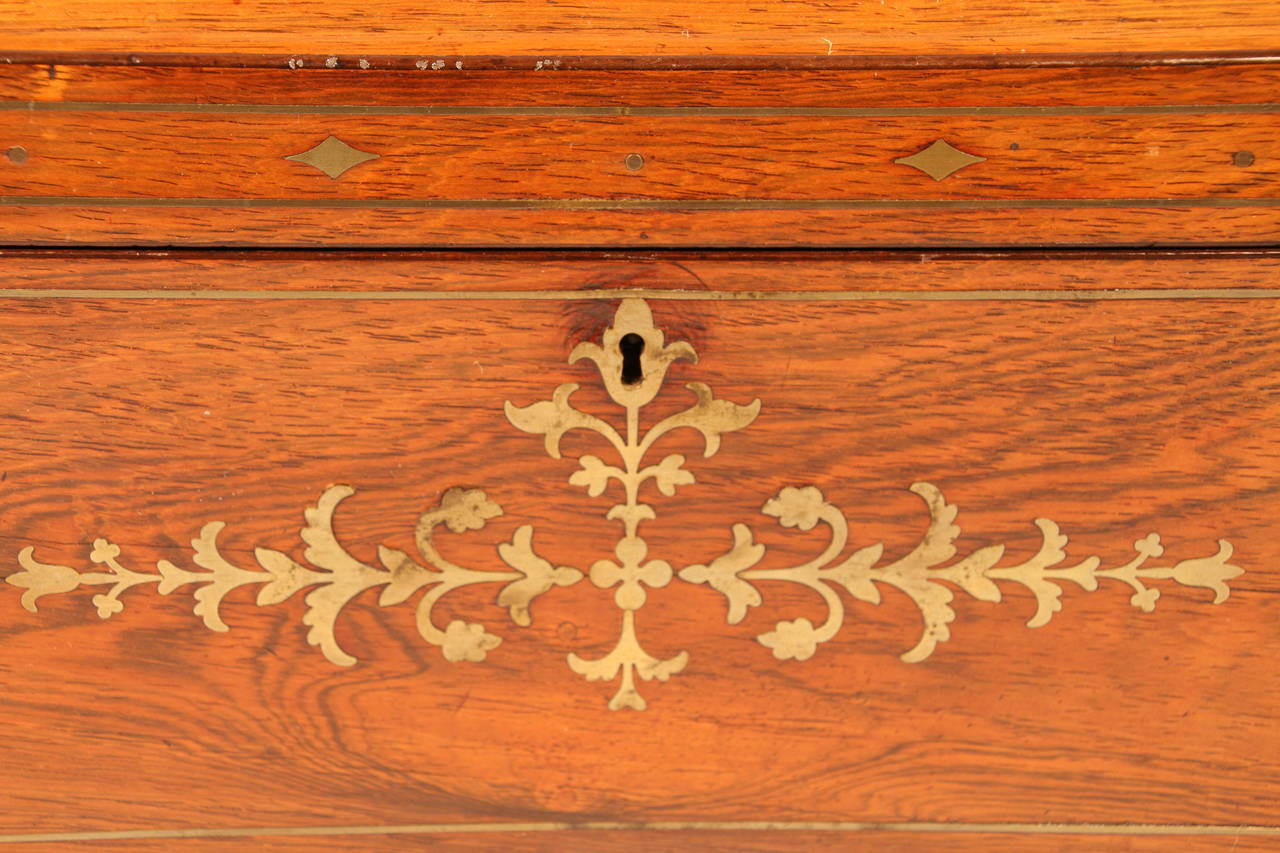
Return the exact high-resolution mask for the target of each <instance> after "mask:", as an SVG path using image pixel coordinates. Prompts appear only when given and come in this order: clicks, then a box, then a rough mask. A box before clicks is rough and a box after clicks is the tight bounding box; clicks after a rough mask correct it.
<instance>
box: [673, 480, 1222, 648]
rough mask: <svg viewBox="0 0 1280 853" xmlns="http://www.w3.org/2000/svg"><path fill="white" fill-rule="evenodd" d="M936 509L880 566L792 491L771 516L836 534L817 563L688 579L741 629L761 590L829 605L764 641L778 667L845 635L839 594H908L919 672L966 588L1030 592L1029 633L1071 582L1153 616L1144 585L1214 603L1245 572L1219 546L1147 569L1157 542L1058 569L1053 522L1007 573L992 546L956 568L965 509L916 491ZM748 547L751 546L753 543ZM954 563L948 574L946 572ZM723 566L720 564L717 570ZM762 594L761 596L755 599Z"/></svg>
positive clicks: (841, 520) (814, 502)
mask: <svg viewBox="0 0 1280 853" xmlns="http://www.w3.org/2000/svg"><path fill="white" fill-rule="evenodd" d="M911 491H913V492H915V493H916V494H917V495H919V496H920V497H921V498H923V499H924V502H925V504H926V506H927V507H928V510H929V528H928V530H927V531H926V532H925V535H924V537H923V538H922V539H921V540H920V544H919V545H917V546H916V548H915V549H914V550H913V551H911V553H909V554H907V555H906V556H905V557H903V558H901V559H899V560H896V561H894V562H892V563H890V564H889V565H886V566H880V565H879V562H880V558H881V555H882V554H883V553H884V546H883V545H880V544H875V545H868V546H866V547H863V548H860V549H858V550H856V551H854V552H853V553H852V554H850V555H848V556H846V557H844V558H843V559H838V558H839V557H840V555H841V554H842V553H843V552H844V550H845V548H846V546H847V544H848V541H849V524H848V522H847V521H846V520H845V517H844V514H843V513H841V512H840V510H838V509H836V507H834V506H833V505H832V504H830V503H828V502H827V500H826V499H825V498H824V497H823V495H822V492H821V491H819V490H818V489H816V488H814V487H813V486H806V487H804V488H794V487H789V488H785V489H783V490H782V491H781V492H779V494H778V496H777V497H775V498H773V499H771V500H770V501H768V502H767V503H766V504H765V505H764V510H763V511H764V513H765V514H766V515H771V516H774V517H775V518H777V519H778V522H779V523H780V524H781V525H782V526H783V527H794V528H797V529H799V530H812V529H813V528H814V527H816V526H817V525H818V524H819V523H822V524H825V525H826V526H827V527H828V528H830V531H831V539H830V540H829V542H828V544H827V547H826V548H825V549H824V550H823V551H822V553H821V554H819V555H818V556H817V557H815V558H813V559H812V560H808V561H806V562H804V563H801V564H799V565H796V566H790V567H787V568H781V569H753V568H751V566H752V565H753V564H754V561H752V562H747V561H743V564H742V565H741V567H739V566H736V565H733V564H730V565H727V566H725V567H723V568H722V569H721V570H720V571H718V572H717V571H712V570H708V569H707V567H704V566H691V567H690V568H688V569H685V570H684V571H683V572H681V573H680V577H681V579H683V580H687V581H689V582H691V583H708V584H710V585H711V586H712V588H714V589H716V590H718V591H719V592H721V593H722V594H724V596H725V598H726V599H728V602H729V622H730V623H731V624H733V623H736V622H738V621H739V620H740V619H741V618H742V614H743V612H744V611H745V607H744V605H745V604H758V603H760V601H761V596H760V594H759V593H758V591H756V590H755V589H754V587H753V586H752V583H751V582H752V581H785V582H788V583H796V584H801V585H803V586H807V587H808V588H810V589H812V590H813V591H814V592H815V593H817V594H818V595H819V596H821V597H822V600H823V603H824V604H825V605H826V607H827V618H826V620H824V621H823V623H822V624H821V625H818V626H815V625H814V624H813V623H812V622H811V621H809V620H808V619H804V618H801V619H795V620H791V621H787V620H783V621H780V622H778V623H777V625H776V626H775V628H774V630H772V631H769V632H766V633H764V634H761V635H759V636H758V637H757V638H756V639H757V640H758V641H759V642H760V644H761V645H763V646H765V647H766V648H769V649H771V650H772V651H773V656H774V657H776V658H777V659H778V660H806V659H808V658H810V657H812V656H813V654H814V653H815V652H816V651H817V648H818V646H819V645H820V644H822V643H825V642H826V641H827V640H830V639H831V638H832V637H834V636H835V635H836V632H838V631H839V630H840V628H841V626H842V625H843V624H844V616H845V609H844V602H843V601H842V600H841V599H840V596H839V595H838V594H837V593H836V590H835V587H836V586H840V587H843V588H844V589H845V590H846V591H847V592H848V593H849V594H850V595H851V596H852V597H853V598H855V599H858V600H860V601H865V602H867V603H869V604H879V603H880V591H879V588H878V585H885V586H889V587H893V588H895V589H897V590H898V591H899V592H902V593H905V594H906V595H907V596H908V597H909V598H910V599H911V600H912V601H913V602H914V603H915V605H916V607H917V608H919V610H920V615H921V617H922V619H923V622H924V626H923V630H922V632H921V635H920V640H919V642H918V643H917V644H916V645H915V647H914V648H912V649H910V650H908V651H906V652H904V653H903V654H902V655H901V657H902V660H904V661H906V662H907V663H918V662H919V661H922V660H924V659H925V658H927V657H929V655H931V654H933V651H934V649H935V648H936V647H937V645H938V643H941V642H944V641H946V640H948V639H950V638H951V629H950V627H949V626H950V624H951V622H952V621H953V620H954V619H955V617H956V614H955V611H954V610H952V609H951V602H952V600H953V598H954V593H953V592H952V587H957V588H959V589H961V590H963V591H964V592H966V593H968V594H969V595H970V596H972V597H973V598H976V599H978V600H979V601H988V602H999V601H1000V600H1001V592H1000V587H999V586H998V585H997V584H996V581H1007V582H1011V583H1017V584H1021V585H1022V586H1024V587H1026V588H1027V589H1028V590H1029V591H1030V592H1031V593H1032V594H1033V595H1034V596H1035V599H1036V612H1035V613H1034V614H1033V615H1032V616H1031V618H1030V619H1029V620H1028V621H1027V627H1029V628H1038V627H1040V626H1042V625H1045V624H1047V623H1048V621H1049V619H1050V618H1051V617H1052V616H1053V614H1054V613H1056V612H1058V611H1059V610H1061V609H1062V603H1061V602H1060V600H1059V599H1060V597H1061V596H1062V592H1063V590H1062V587H1061V586H1060V584H1061V582H1062V581H1071V582H1072V583H1074V584H1076V585H1077V586H1079V587H1081V588H1082V589H1085V590H1087V591H1093V590H1096V589H1097V588H1098V581H1099V579H1107V580H1117V581H1120V582H1122V583H1125V584H1128V585H1129V587H1130V588H1132V589H1133V596H1132V597H1131V598H1130V599H1129V601H1130V603H1131V604H1132V605H1133V606H1134V607H1136V608H1138V609H1140V610H1143V611H1145V612H1150V611H1151V610H1152V609H1153V608H1154V607H1155V602H1156V599H1158V598H1159V597H1160V591H1159V590H1158V589H1155V588H1152V587H1147V586H1146V585H1145V584H1144V583H1143V581H1146V580H1157V579H1172V580H1174V581H1175V582H1176V583H1180V584H1182V585H1184V586H1197V587H1205V588H1207V589H1211V590H1213V591H1214V593H1215V595H1214V603H1215V604H1218V603H1221V602H1222V601H1224V600H1225V599H1226V597H1227V594H1228V590H1227V586H1226V581H1228V580H1230V579H1232V578H1235V577H1238V576H1239V575H1241V574H1243V573H1244V570H1243V569H1241V568H1240V567H1239V566H1233V565H1231V564H1230V563H1228V562H1227V560H1229V559H1230V558H1231V554H1232V549H1231V544H1230V543H1229V542H1227V541H1225V540H1219V541H1218V553H1217V554H1215V555H1214V556H1212V557H1202V558H1199V559H1194V560H1184V561H1182V562H1180V563H1178V564H1177V565H1175V566H1173V567H1172V568H1152V567H1147V565H1146V563H1147V561H1148V560H1149V559H1152V558H1157V557H1160V556H1162V555H1163V553H1164V548H1163V546H1162V545H1161V544H1160V537H1159V536H1158V535H1157V534H1155V533H1151V534H1149V535H1147V536H1146V537H1144V538H1142V539H1139V540H1138V541H1137V542H1135V543H1134V545H1133V547H1134V550H1135V551H1136V552H1137V553H1136V556H1135V557H1134V558H1133V559H1132V560H1130V561H1129V562H1128V563H1126V564H1124V565H1123V566H1120V567H1118V568H1114V569H1102V568H1100V566H1101V560H1099V559H1098V558H1097V557H1088V558H1086V559H1084V560H1082V561H1080V562H1079V563H1076V564H1075V565H1073V566H1067V567H1059V564H1060V563H1062V562H1063V561H1064V560H1065V559H1066V556H1067V555H1066V551H1065V550H1064V549H1065V547H1066V544H1067V537H1066V536H1065V535H1064V534H1063V533H1062V532H1061V531H1059V529H1058V525H1057V524H1055V523H1054V522H1052V521H1050V520H1049V519H1047V518H1038V519H1036V521H1035V524H1036V526H1037V527H1038V528H1039V529H1040V534H1041V545H1040V549H1039V550H1038V551H1037V552H1036V554H1035V555H1034V556H1033V557H1031V558H1030V559H1028V560H1026V561H1025V562H1022V563H1019V564H1018V565H1015V566H1009V567H1006V568H997V567H996V563H998V562H999V560H1000V558H1001V557H1002V556H1003V555H1004V546H1003V545H988V546H986V547H983V548H979V549H978V550H976V551H974V552H973V553H971V554H969V555H968V556H966V557H962V558H961V559H960V560H958V561H956V562H952V563H949V564H948V561H950V560H952V558H954V557H955V555H956V547H955V540H956V538H957V537H958V536H959V535H960V528H959V527H958V526H957V525H956V524H955V519H956V515H957V510H956V507H955V506H953V505H951V504H948V503H947V502H946V500H945V499H944V498H943V496H942V492H941V491H939V490H938V489H937V488H936V487H935V486H932V485H930V484H929V483H916V484H915V485H913V486H912V487H911ZM742 540H744V541H749V540H747V537H746V536H745V535H744V536H743V537H742ZM944 564H946V565H944ZM714 568H715V564H712V569H714ZM752 593H754V595H753V594H752Z"/></svg>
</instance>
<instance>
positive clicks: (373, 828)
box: [0, 821, 1280, 844]
mask: <svg viewBox="0 0 1280 853" xmlns="http://www.w3.org/2000/svg"><path fill="white" fill-rule="evenodd" d="M584 830H588V831H589V830H594V831H597V832H714V831H725V830H747V831H756V832H804V831H810V832H813V831H817V832H901V833H929V834H938V833H956V834H978V833H993V834H1001V835H1127V836H1164V837H1168V836H1180V835H1181V836H1191V835H1200V836H1203V835H1243V836H1253V837H1259V836H1260V837H1280V827H1275V826H1257V825H1245V826H1224V825H1215V824H1151V823H1145V824H1140V823H945V822H923V821H922V822H913V821H900V822H885V823H876V822H869V821H776V822H774V821H648V822H636V823H628V822H625V821H590V822H583V823H568V822H554V821H538V822H527V823H453V824H450V823H418V824H388V825H382V826H379V825H368V826H296V827H295V826H259V827H254V826H247V827H235V828H212V827H211V828H196V829H135V830H118V831H105V832H36V833H25V834H21V835H0V844H24V843H28V844H29V843H35V842H53V841H125V840H140V839H154V838H246V837H252V836H266V837H276V838H279V837H287V836H321V835H444V834H449V833H459V834H462V833H468V834H470V833H510V832H569V831H575V832H581V831H584Z"/></svg>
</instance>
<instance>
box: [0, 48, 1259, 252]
mask: <svg viewBox="0 0 1280 853" xmlns="http://www.w3.org/2000/svg"><path fill="white" fill-rule="evenodd" d="M1134 61H1135V62H1136V61H1137V60H1134ZM1278 73H1280V72H1277V71H1276V67H1275V66H1274V64H1266V63H1264V64H1262V65H1259V66H1256V67H1250V66H1240V67H1237V66H1226V67H1223V66H1210V67H1176V66H1174V67H1156V68H1152V67H1128V68H1098V67H1076V68H1012V69H985V70H984V69H935V70H930V71H922V70H920V69H888V70H883V71H880V70H850V71H847V72H784V73H781V74H777V75H756V78H755V79H751V78H747V77H745V76H744V74H743V73H742V72H738V71H716V70H709V71H698V72H661V73H660V72H643V71H639V72H617V73H612V74H610V73H605V72H591V71H584V72H565V73H562V74H543V75H541V76H537V75H536V74H535V73H534V72H531V71H526V72H514V71H494V72H488V71H475V72H470V71H467V70H465V69H464V70H462V71H458V70H456V69H450V70H449V71H448V72H447V73H445V72H444V71H442V72H440V73H436V72H428V73H425V74H424V73H417V74H415V73H409V72H371V73H369V74H368V75H365V74H364V73H363V72H358V71H348V70H341V69H335V70H333V71H328V70H321V71H308V72H306V73H305V74H302V75H293V74H284V73H282V72H269V71H261V70H258V71H255V70H235V69H191V68H177V69H170V68H116V67H105V68H104V67H91V66H72V67H66V66H48V67H44V66H39V67H37V66H14V67H13V68H11V69H7V70H5V71H4V72H3V74H2V75H0V96H3V97H5V98H7V99H8V101H7V106H8V107H9V109H4V110H0V146H2V147H3V150H4V151H5V152H17V153H16V154H11V156H7V157H0V196H2V197H0V243H3V244H7V245H24V244H43V245H66V244H76V243H79V244H99V245H120V244H124V245H166V244H169V245H171V244H174V243H180V244H187V245H202V246H219V245H226V246H254V245H264V246H270V245H273V246H291V245H292V246H317V245H329V246H394V247H414V246H476V247H494V246H504V245H527V246H571V247H578V246H591V245H597V246H628V247H634V246H655V247H662V246H688V245H698V246H753V247H768V246H778V247H782V246H829V247H888V246H906V245H916V244H920V245H934V246H1001V245H1015V244H1017V245H1083V244H1091V243H1093V244H1100V245H1127V246H1141V245H1151V244H1157V245H1201V246H1203V245H1229V244H1258V243H1268V242H1273V241H1274V240H1275V237H1276V234H1277V229H1278V225H1277V217H1278V216H1280V193H1278V192H1277V190H1276V187H1277V176H1278V174H1280V173H1277V171H1276V163H1277V162H1280V159H1278V158H1277V152H1276V150H1275V145H1274V139H1275V125H1276V116H1277V115H1280V112H1277V111H1280V107H1277V106H1275V105H1274V104H1271V100H1272V93H1273V92H1274V91H1275V86H1276V83H1277V74H1278ZM97 98H105V99H109V100H81V99H97ZM655 110H656V111H657V112H654V111H655ZM504 111H505V112H504ZM512 111H514V113H513V112H512ZM646 111H648V112H646ZM842 111H843V112H842ZM904 111H905V114H904ZM331 134H332V135H336V136H338V137H340V138H341V139H343V140H344V141H345V142H347V143H349V144H351V145H353V146H355V147H357V148H359V149H360V150H363V151H369V152H371V153H376V154H378V155H379V159H376V160H372V161H370V162H367V163H364V164H362V165H360V166H357V167H356V168H354V169H352V170H350V171H348V172H346V173H344V174H342V175H341V176H340V177H339V178H338V179H336V180H335V179H332V178H330V177H328V176H326V175H325V174H323V173H321V172H320V171H319V170H317V169H314V168H312V167H310V166H308V165H306V164H303V163H298V162H293V161H289V160H286V159H285V158H286V157H288V156H290V155H293V154H298V153H300V152H302V151H305V150H307V149H309V148H310V147H312V146H314V145H315V144H317V143H318V142H320V141H321V140H323V139H325V138H326V137H328V136H329V135H331ZM939 138H945V139H947V140H948V141H949V142H951V143H953V144H955V145H956V146H958V147H959V148H961V149H963V150H964V151H966V152H970V153H972V154H975V155H977V156H981V157H985V158H987V159H986V160H985V161H984V162H982V163H978V164H976V165H973V166H969V167H967V168H965V169H962V170H961V171H959V172H957V173H956V174H954V175H952V176H950V177H948V178H946V179H945V180H943V181H941V182H938V181H934V180H933V179H932V178H930V177H928V176H927V175H925V174H924V173H923V172H920V171H919V170H917V169H914V168H911V167H910V166H906V165H902V164H899V163H896V162H894V161H895V160H897V159H899V158H901V157H904V156H906V155H909V154H912V153H914V152H916V151H919V150H921V149H923V148H925V147H926V146H928V145H929V144H930V143H931V142H933V141H934V140H936V139H939ZM630 155H640V156H642V157H643V158H644V160H643V166H642V167H641V168H630V167H628V166H627V165H626V164H627V158H628V157H629V156H630Z"/></svg>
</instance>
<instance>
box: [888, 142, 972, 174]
mask: <svg viewBox="0 0 1280 853" xmlns="http://www.w3.org/2000/svg"><path fill="white" fill-rule="evenodd" d="M986 159H987V158H986V157H978V156H975V155H973V154H967V153H965V152H964V151H961V150H960V149H959V148H956V147H955V146H954V145H952V144H951V143H949V142H947V141H946V140H945V139H938V140H935V141H934V142H933V144H931V145H930V146H929V147H928V148H925V149H923V150H922V151H917V152H916V153H915V154H912V155H910V156H909V157H899V158H898V159H897V160H894V161H893V162H895V163H901V164H902V165H904V166H911V167H913V168H916V169H919V170H920V171H922V172H924V173H925V174H926V175H928V176H929V177H931V178H933V179H934V180H935V181H941V180H942V179H943V178H949V177H951V176H952V175H954V174H955V173H956V172H958V171H960V170H961V169H963V168H964V167H965V166H972V165H973V164H974V163H981V162H983V161H984V160H986Z"/></svg>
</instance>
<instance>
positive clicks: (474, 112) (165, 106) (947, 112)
mask: <svg viewBox="0 0 1280 853" xmlns="http://www.w3.org/2000/svg"><path fill="white" fill-rule="evenodd" d="M0 111H13V112H16V111H29V112H78V111H86V112H122V113H147V112H151V113H212V114H218V113H223V114H240V115H243V114H254V113H257V114H261V115H293V114H296V115H352V116H395V115H404V116H490V117H496V116H521V117H539V116H546V117H549V118H550V117H557V116H592V117H602V116H603V117H607V116H618V117H627V116H637V117H670V118H713V117H714V118H753V117H761V118H768V117H785V116H794V117H815V118H838V117H841V116H847V117H850V118H896V117H912V116H939V117H945V116H952V117H962V116H1015V117H1016V116H1094V115H1097V116H1111V115H1223V114H1227V115H1230V114H1237V113H1238V114H1246V115H1249V114H1253V115H1267V114H1272V113H1280V104H1277V103H1269V102H1264V103H1249V104H1106V105H1098V106H1090V105H1060V106H1042V107H1035V106H1009V107H996V106H974V107H671V106H667V107H661V106H567V105H547V106H530V107H515V106H505V107H504V106H498V105H491V106H479V105H476V106H434V105H430V104H403V105H376V104H369V105H363V104H192V103H185V104H184V103H139V102H123V101H14V100H5V101H0Z"/></svg>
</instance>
